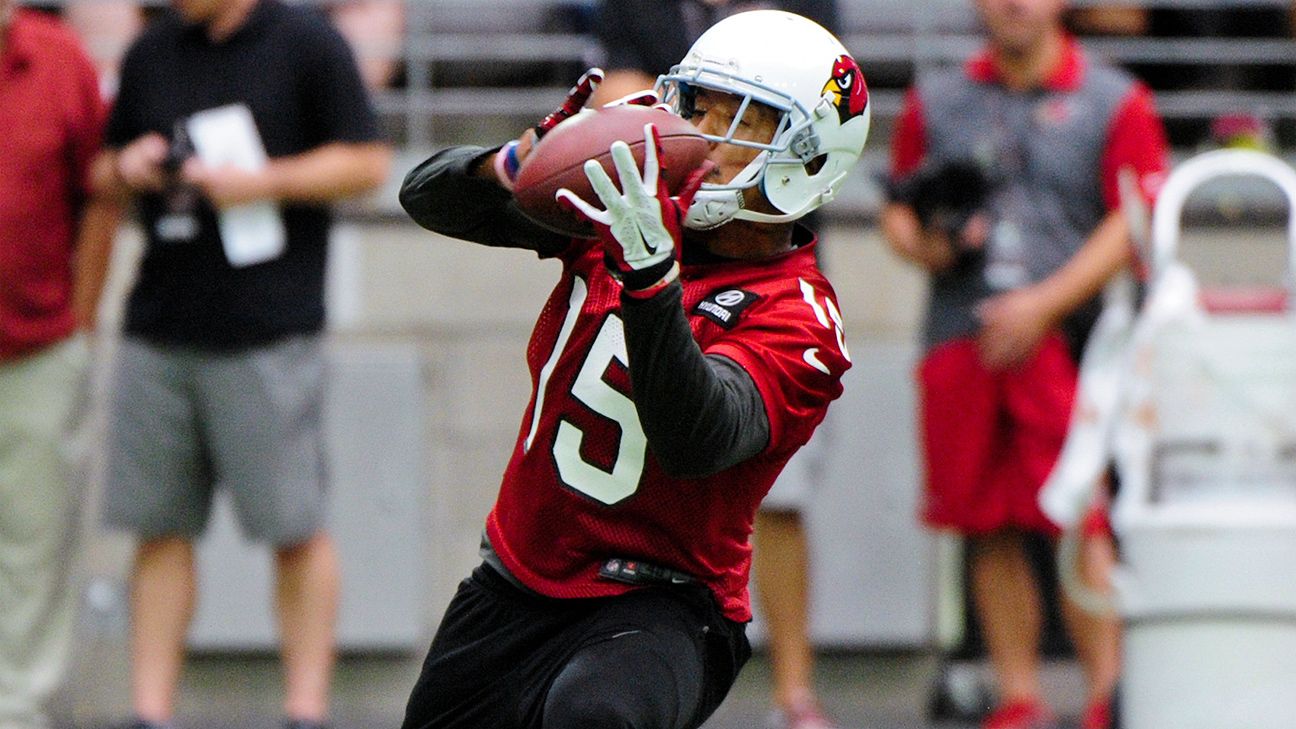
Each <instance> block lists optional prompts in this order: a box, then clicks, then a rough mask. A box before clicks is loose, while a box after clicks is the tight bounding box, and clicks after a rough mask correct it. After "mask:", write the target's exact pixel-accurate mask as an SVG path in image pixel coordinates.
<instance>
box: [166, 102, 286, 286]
mask: <svg viewBox="0 0 1296 729" xmlns="http://www.w3.org/2000/svg"><path fill="white" fill-rule="evenodd" d="M188 126H189V137H190V139H191V140H193V145H194V150H195V151H196V152H197V154H198V158H199V159H200V160H202V162H203V164H205V165H208V166H210V167H223V166H227V165H228V166H233V167H237V168H239V169H244V170H249V171H255V170H259V169H262V168H263V167H265V165H266V152H265V146H264V145H263V144H262V143H261V134H260V133H259V132H258V131H257V128H256V121H255V120H253V119H252V112H251V110H250V109H248V108H247V106H246V105H244V104H231V105H229V106H222V107H218V108H215V109H207V110H205V111H200V112H198V113H196V114H194V115H193V116H192V117H190V118H189V125H188ZM218 219H219V223H220V235H221V242H222V244H223V245H224V247H225V258H226V259H228V260H229V262H230V265H231V266H236V267H241V266H251V265H254V264H257V263H264V262H266V261H269V260H273V259H275V258H278V257H279V256H280V255H281V254H283V251H284V245H285V240H286V234H285V232H284V224H283V217H282V216H281V215H280V213H279V206H278V205H277V204H275V203H274V202H271V201H260V202H252V203H247V204H244V205H239V206H236V207H232V208H226V209H224V210H221V211H220V212H219V214H218Z"/></svg>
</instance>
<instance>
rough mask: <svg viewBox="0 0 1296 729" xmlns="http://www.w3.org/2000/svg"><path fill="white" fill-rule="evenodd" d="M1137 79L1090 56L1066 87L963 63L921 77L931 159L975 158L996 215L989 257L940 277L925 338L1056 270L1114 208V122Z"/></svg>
mask: <svg viewBox="0 0 1296 729" xmlns="http://www.w3.org/2000/svg"><path fill="white" fill-rule="evenodd" d="M1133 83H1134V80H1133V78H1132V77H1131V76H1129V75H1128V74H1126V73H1124V72H1122V71H1119V70H1117V69H1114V68H1111V67H1108V66H1104V65H1099V64H1094V63H1092V59H1089V58H1086V59H1085V63H1084V66H1083V71H1082V73H1081V75H1080V76H1079V78H1078V83H1077V84H1071V85H1069V86H1070V87H1069V88H1068V89H1067V90H1055V89H1037V90H1031V91H1026V92H1019V91H1010V90H1008V89H1006V88H1004V87H1003V86H1001V85H999V84H997V83H989V82H984V81H978V80H974V79H973V78H971V77H969V75H968V73H967V71H966V69H964V68H951V69H945V70H942V71H939V72H936V73H933V74H930V75H926V76H924V77H922V78H920V79H919V80H918V83H917V86H916V91H917V94H918V99H919V102H920V104H921V110H922V117H923V125H924V129H925V130H926V135H925V137H926V154H925V157H924V164H939V163H941V162H952V161H960V160H961V161H975V162H977V163H978V164H979V165H980V166H981V168H982V169H983V170H986V171H987V173H988V175H989V177H990V179H991V190H992V191H991V193H990V196H989V202H988V207H989V208H990V213H991V215H992V218H993V222H992V232H991V236H990V241H989V243H988V248H987V252H986V257H985V261H984V264H983V265H982V266H980V267H975V268H971V269H959V270H958V271H956V272H953V273H948V274H942V275H938V276H934V277H933V279H932V283H931V289H930V298H929V306H928V311H927V319H926V326H925V335H924V343H925V344H926V346H928V347H931V346H933V345H935V344H939V343H941V342H944V341H947V340H949V339H952V338H954V337H959V336H965V335H969V334H972V333H974V332H975V331H976V330H977V328H978V326H977V323H976V320H975V318H974V316H973V313H972V310H973V307H974V306H975V305H976V303H977V301H979V300H980V299H982V298H984V297H986V296H988V295H990V294H993V293H994V292H996V291H1006V290H1010V289H1015V288H1019V287H1022V286H1025V285H1028V284H1030V283H1033V282H1036V281H1039V280H1041V279H1044V278H1046V277H1048V276H1049V275H1050V274H1051V273H1053V272H1054V271H1056V270H1057V269H1058V268H1060V267H1061V266H1062V265H1063V264H1064V263H1066V262H1067V260H1069V259H1070V258H1071V257H1072V256H1073V255H1074V254H1075V252H1076V251H1077V250H1079V248H1080V247H1081V246H1082V245H1083V244H1084V242H1085V240H1086V239H1087V238H1088V236H1089V234H1090V233H1091V232H1092V231H1093V230H1094V228H1095V227H1096V226H1097V225H1098V223H1099V222H1100V221H1101V220H1102V218H1103V217H1104V216H1105V215H1106V213H1107V206H1106V203H1105V202H1104V200H1103V178H1102V166H1103V165H1102V162H1103V157H1104V153H1105V148H1106V144H1107V139H1108V132H1109V126H1110V124H1111V123H1112V120H1113V118H1114V117H1115V115H1116V113H1117V111H1118V110H1119V108H1120V106H1121V103H1122V101H1123V100H1124V99H1125V97H1126V96H1127V94H1129V92H1130V91H1131V89H1132V87H1133ZM1094 305H1095V306H1096V302H1094ZM1090 313H1091V312H1090Z"/></svg>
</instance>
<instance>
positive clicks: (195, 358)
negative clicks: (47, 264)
mask: <svg viewBox="0 0 1296 729" xmlns="http://www.w3.org/2000/svg"><path fill="white" fill-rule="evenodd" d="M324 377H325V372H324V358H323V353H322V347H321V341H320V337H319V336H317V335H308V336H297V337H292V338H289V339H286V340H282V341H280V342H277V343H274V344H271V345H267V346H264V347H259V348H255V349H250V350H245V351H241V352H238V353H234V354H218V353H210V352H201V351H196V350H193V349H187V348H176V347H161V346H156V345H153V344H149V343H147V342H144V341H141V340H139V339H129V338H128V339H125V340H123V341H122V343H121V347H120V350H119V352H118V355H117V362H116V367H115V369H114V372H113V375H112V380H111V385H110V387H111V389H110V390H109V395H108V443H107V487H106V491H105V494H104V514H103V519H104V523H105V525H106V526H108V527H111V528H115V529H123V530H126V531H130V532H134V533H135V534H136V535H138V536H139V537H142V538H146V539H151V538H157V537H163V536H181V537H190V538H193V537H197V536H198V535H200V534H202V532H203V530H204V529H205V528H206V526H207V519H208V515H209V513H210V511H211V504H212V496H213V494H214V493H215V489H217V488H221V489H227V490H228V492H229V494H230V495H231V496H232V497H233V502H234V507H235V512H236V513H237V514H238V517H239V521H240V523H241V525H242V528H243V533H244V535H245V536H247V537H248V538H249V539H253V540H256V541H261V542H269V543H271V544H275V545H291V544H296V543H299V542H302V541H304V540H306V539H308V538H310V537H311V536H312V535H313V534H315V533H316V532H317V531H319V530H320V528H322V527H323V525H324V519H325V514H326V508H325V507H326V503H325V463H324V448H323V436H322V429H321V422H320V413H321V407H322V401H323V393H324Z"/></svg>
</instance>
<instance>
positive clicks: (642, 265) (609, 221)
mask: <svg viewBox="0 0 1296 729" xmlns="http://www.w3.org/2000/svg"><path fill="white" fill-rule="evenodd" d="M644 143H645V147H644V148H645V150H646V151H645V153H644V164H643V173H642V174H640V171H639V166H638V164H637V163H636V162H635V159H634V153H633V152H631V151H630V146H629V145H628V144H626V143H625V142H622V141H616V142H613V143H612V147H611V151H612V164H613V166H614V167H615V168H616V172H617V177H618V178H619V180H620V182H621V189H620V190H618V189H617V186H616V185H615V184H613V182H612V178H611V177H609V176H608V174H607V172H606V171H604V169H603V166H602V165H600V164H599V163H598V162H597V161H596V160H589V161H587V162H586V163H585V168H584V169H585V176H586V177H587V178H589V181H590V184H591V185H592V186H593V188H594V193H595V194H596V195H598V198H599V200H600V201H601V202H602V203H603V207H604V209H603V210H599V209H598V208H596V207H594V206H593V205H591V204H590V203H588V202H586V201H585V200H582V199H581V198H580V197H578V196H577V195H576V194H575V193H573V192H572V191H571V190H568V189H567V188H563V189H561V190H559V191H558V192H557V193H555V197H556V198H557V200H558V201H559V203H561V204H563V205H565V206H567V207H568V208H569V209H571V210H573V211H575V212H576V213H577V214H579V215H581V216H582V217H584V218H586V219H587V220H589V221H590V222H591V223H593V225H594V230H595V232H596V233H597V234H598V238H599V241H600V242H602V244H603V258H604V261H605V263H606V265H607V268H608V272H609V273H611V274H612V275H613V276H614V277H615V278H617V279H618V280H620V281H621V285H622V287H623V289H624V290H625V292H626V293H627V294H629V295H630V296H635V297H639V298H647V297H649V296H653V295H654V294H656V293H657V292H658V291H661V290H662V289H664V288H666V286H667V285H669V284H670V282H672V281H674V280H675V279H676V278H678V276H679V261H678V256H677V251H678V250H679V245H680V240H681V238H682V237H683V231H684V225H683V221H684V215H685V213H687V212H688V208H689V205H690V204H691V203H692V202H693V196H694V195H695V194H697V191H698V188H700V187H701V186H702V180H703V179H704V178H705V177H706V175H707V173H709V172H710V171H711V168H712V164H711V163H710V162H708V163H706V164H704V165H703V166H702V167H699V168H698V169H697V170H695V171H694V172H693V173H692V174H691V175H689V177H688V178H687V179H686V180H685V182H684V184H683V185H682V186H681V188H680V192H679V194H678V195H675V196H671V194H670V191H669V190H668V189H666V181H665V178H664V176H663V175H661V174H660V167H659V166H658V162H657V159H658V155H659V152H660V150H661V138H660V137H659V135H658V132H657V127H655V126H654V125H652V124H645V125H644Z"/></svg>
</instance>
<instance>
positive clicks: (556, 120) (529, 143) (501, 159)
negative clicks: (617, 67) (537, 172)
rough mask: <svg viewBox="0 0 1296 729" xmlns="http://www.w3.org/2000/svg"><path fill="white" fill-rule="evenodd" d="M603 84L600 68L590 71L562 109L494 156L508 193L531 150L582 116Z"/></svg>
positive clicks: (497, 174) (576, 86)
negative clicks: (544, 137) (557, 130)
mask: <svg viewBox="0 0 1296 729" xmlns="http://www.w3.org/2000/svg"><path fill="white" fill-rule="evenodd" d="M602 82H603V69H601V68H597V67H596V68H591V69H589V70H588V71H586V72H585V73H583V74H581V77H580V78H579V79H578V80H577V81H576V85H575V86H572V87H571V89H569V90H568V91H567V98H566V99H563V103H562V105H561V106H559V107H558V108H557V109H554V110H553V111H551V112H549V114H548V115H547V116H545V118H543V119H541V120H540V122H539V123H538V124H536V125H535V126H534V127H531V128H530V129H528V130H526V131H525V132H523V133H522V136H520V137H518V138H517V139H515V140H513V141H511V142H509V143H508V144H505V145H504V146H503V147H501V148H500V150H499V152H496V153H495V160H494V167H495V176H496V177H497V178H499V182H500V184H501V185H503V186H504V187H505V188H507V189H509V190H512V189H513V181H514V180H516V179H517V176H518V170H520V169H522V162H523V161H524V160H525V159H526V156H527V155H528V154H530V153H531V148H532V147H534V146H535V144H536V142H538V141H540V138H541V137H543V136H544V135H546V134H548V133H549V130H551V129H553V128H554V127H556V126H558V125H559V124H561V123H562V122H564V121H566V120H567V119H570V118H572V117H573V116H575V115H576V114H578V113H580V111H581V110H582V109H584V108H585V104H586V102H588V101H589V98H590V95H591V94H593V93H594V89H596V88H598V85H599V84H600V83H602Z"/></svg>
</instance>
